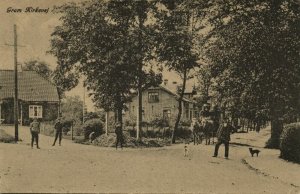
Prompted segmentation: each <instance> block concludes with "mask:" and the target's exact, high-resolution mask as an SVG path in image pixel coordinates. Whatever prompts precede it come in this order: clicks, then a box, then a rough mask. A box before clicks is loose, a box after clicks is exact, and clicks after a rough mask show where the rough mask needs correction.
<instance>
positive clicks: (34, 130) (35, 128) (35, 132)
mask: <svg viewBox="0 0 300 194" xmlns="http://www.w3.org/2000/svg"><path fill="white" fill-rule="evenodd" d="M30 132H31V148H33V142H34V140H35V142H36V148H37V149H40V147H39V133H40V122H38V120H37V119H36V118H34V119H33V122H32V123H30Z"/></svg>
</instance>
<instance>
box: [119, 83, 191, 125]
mask: <svg viewBox="0 0 300 194" xmlns="http://www.w3.org/2000/svg"><path fill="white" fill-rule="evenodd" d="M149 92H158V94H159V101H158V102H149V99H148V94H149ZM142 102H143V110H144V114H143V121H146V122H151V121H152V120H154V119H155V118H159V119H161V118H163V111H164V110H170V122H171V123H173V122H175V120H176V117H177V114H178V101H177V100H176V98H175V96H174V95H172V94H170V93H168V92H166V91H164V90H162V89H148V90H146V91H144V92H143V94H142ZM137 106H138V97H137V96H135V97H134V98H133V99H132V102H130V103H128V104H127V107H128V110H127V111H126V112H125V115H124V119H129V120H134V121H135V120H136V115H137ZM191 112H193V104H192V103H187V102H184V103H183V111H182V117H181V120H183V121H184V120H190V119H191V118H190V114H191Z"/></svg>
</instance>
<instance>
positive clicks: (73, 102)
mask: <svg viewBox="0 0 300 194" xmlns="http://www.w3.org/2000/svg"><path fill="white" fill-rule="evenodd" d="M82 107H83V101H82V100H81V99H80V97H79V96H68V97H66V98H65V99H64V100H63V101H62V103H61V113H62V116H63V119H64V120H66V121H72V120H73V121H74V122H75V124H79V123H82V117H83V112H82Z"/></svg>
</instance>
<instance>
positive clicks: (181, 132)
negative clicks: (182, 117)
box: [175, 126, 192, 139]
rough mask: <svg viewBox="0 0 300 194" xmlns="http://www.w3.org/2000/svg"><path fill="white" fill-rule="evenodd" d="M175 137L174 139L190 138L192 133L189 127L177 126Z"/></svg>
mask: <svg viewBox="0 0 300 194" xmlns="http://www.w3.org/2000/svg"><path fill="white" fill-rule="evenodd" d="M175 135H176V137H179V138H184V139H186V138H190V137H191V135H192V131H191V130H190V129H189V126H179V127H178V130H177V131H176V134H175Z"/></svg>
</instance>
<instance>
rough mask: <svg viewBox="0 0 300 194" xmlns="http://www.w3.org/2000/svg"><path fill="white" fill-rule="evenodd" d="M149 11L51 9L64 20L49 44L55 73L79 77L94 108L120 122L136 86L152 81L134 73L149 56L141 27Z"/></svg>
mask: <svg viewBox="0 0 300 194" xmlns="http://www.w3.org/2000/svg"><path fill="white" fill-rule="evenodd" d="M150 5H151V3H149V2H148V1H87V2H83V3H78V4H75V3H70V4H65V5H63V6H62V7H58V8H57V9H56V11H57V12H59V13H61V14H62V15H63V16H62V17H61V21H62V25H60V26H57V27H56V28H55V30H54V32H53V33H52V39H51V50H50V53H51V54H53V55H54V56H56V57H57V58H58V61H59V64H58V67H57V69H59V71H60V72H61V74H63V75H68V74H69V73H71V74H74V73H75V75H79V74H81V75H83V76H84V79H85V84H86V86H87V88H88V90H90V91H92V93H91V95H92V96H93V99H94V101H95V103H96V105H97V106H98V107H102V108H104V109H105V111H108V110H114V111H115V112H116V113H117V117H118V118H117V119H118V120H119V121H122V118H121V117H122V109H123V108H124V103H125V102H127V101H128V99H129V97H130V95H131V91H132V89H135V88H137V80H139V83H141V84H142V85H143V84H145V85H146V84H147V83H152V82H151V81H149V79H150V80H151V79H152V78H153V76H154V75H153V72H151V71H150V70H146V69H142V71H140V69H139V68H138V67H140V66H141V65H145V64H146V63H147V61H148V60H149V58H148V57H147V56H148V55H149V54H151V52H150V50H151V48H152V47H151V43H152V41H151V40H149V38H148V37H149V30H148V26H149V25H146V24H145V20H147V18H148V14H147V13H148V12H149V9H150ZM137 78H138V79H137ZM148 78H149V79H148ZM154 80H156V77H155V76H154Z"/></svg>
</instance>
